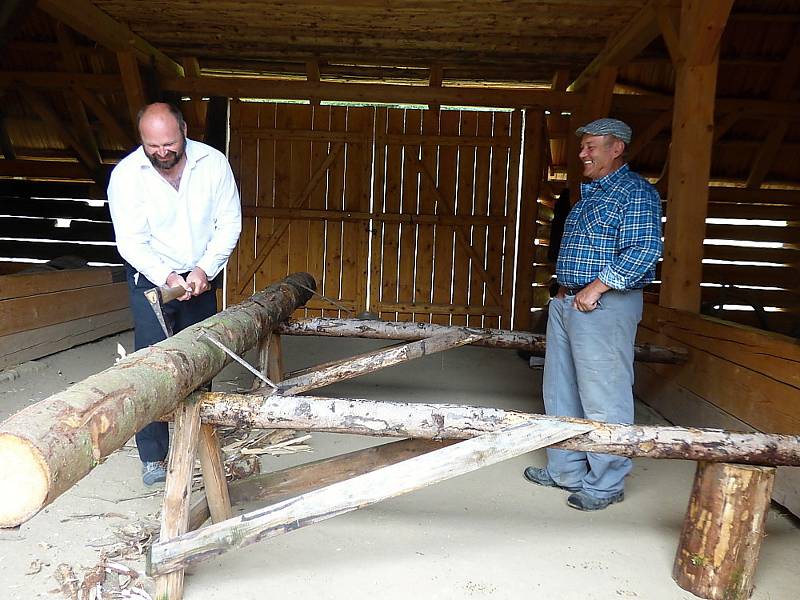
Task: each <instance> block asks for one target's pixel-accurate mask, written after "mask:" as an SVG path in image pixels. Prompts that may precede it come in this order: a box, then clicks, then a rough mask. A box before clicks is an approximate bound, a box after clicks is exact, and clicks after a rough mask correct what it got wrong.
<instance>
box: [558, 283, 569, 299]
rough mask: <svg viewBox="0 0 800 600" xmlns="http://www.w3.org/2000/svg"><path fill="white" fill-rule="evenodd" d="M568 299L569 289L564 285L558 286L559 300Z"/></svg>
mask: <svg viewBox="0 0 800 600" xmlns="http://www.w3.org/2000/svg"><path fill="white" fill-rule="evenodd" d="M566 297H567V288H565V287H564V286H563V285H560V286H558V291H557V292H556V298H558V299H559V300H563V299H564V298H566Z"/></svg>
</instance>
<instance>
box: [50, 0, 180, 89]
mask: <svg viewBox="0 0 800 600" xmlns="http://www.w3.org/2000/svg"><path fill="white" fill-rule="evenodd" d="M38 6H39V8H41V9H42V10H43V11H45V12H46V13H47V14H49V15H50V16H51V17H53V18H55V19H57V20H59V21H61V22H62V23H64V24H66V25H69V26H70V27H72V29H74V30H75V31H78V32H80V33H82V34H83V35H85V36H86V37H88V38H90V39H92V40H95V41H96V42H98V43H99V44H101V45H103V46H106V47H107V48H110V49H111V50H114V51H115V52H128V51H130V52H133V53H134V54H135V55H136V58H137V59H138V60H140V61H141V62H143V63H145V64H150V63H151V62H152V63H154V64H155V66H156V68H157V69H158V71H159V72H160V73H161V74H163V75H172V76H176V77H181V76H183V67H182V66H181V65H179V64H178V63H177V62H175V61H174V60H172V59H171V58H170V57H169V56H167V55H166V54H164V53H163V52H161V51H160V50H158V49H157V48H155V47H154V46H152V45H151V44H150V43H149V42H148V41H147V40H145V39H144V38H142V37H140V36H138V35H136V34H135V33H134V32H133V31H131V30H130V28H128V26H127V25H125V24H123V23H120V22H118V21H115V20H114V19H112V18H111V17H109V16H108V15H107V14H106V13H104V12H103V11H101V10H100V9H98V8H97V7H95V5H94V4H92V3H91V2H89V0H39V2H38Z"/></svg>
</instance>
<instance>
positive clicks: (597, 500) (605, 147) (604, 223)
mask: <svg viewBox="0 0 800 600" xmlns="http://www.w3.org/2000/svg"><path fill="white" fill-rule="evenodd" d="M575 133H576V134H577V135H579V136H581V142H580V144H581V146H580V147H581V150H580V154H579V157H580V159H581V161H582V163H583V175H584V176H585V177H587V178H588V179H589V181H588V182H587V183H582V184H581V199H580V201H579V202H578V203H577V204H576V205H575V206H574V207H573V208H572V210H571V211H570V213H569V216H568V217H567V221H566V224H565V226H564V236H563V238H562V242H561V249H560V252H559V255H558V262H557V265H556V277H557V278H558V283H559V290H558V294H557V295H556V297H555V298H553V299H552V300H551V303H550V307H549V308H550V310H549V317H548V322H547V354H546V356H545V366H544V381H543V384H542V393H543V395H544V403H545V410H546V412H547V414H548V415H553V416H563V417H581V418H586V419H592V420H596V421H604V422H609V423H632V422H633V390H632V386H633V346H634V340H635V337H636V326H637V325H638V323H639V321H640V319H641V317H642V288H644V286H646V285H647V284H649V283H651V282H652V281H653V279H654V278H655V268H656V263H657V262H658V258H659V257H660V256H661V249H662V242H661V200H660V198H659V195H658V192H657V191H656V189H655V188H654V187H653V186H652V185H650V184H649V183H648V182H647V181H646V180H645V179H644V178H642V177H641V176H639V175H637V174H636V173H634V172H632V171H631V170H630V169H629V168H628V165H627V164H626V163H625V150H626V147H627V145H628V144H630V141H631V128H630V127H629V126H628V125H627V124H625V123H623V122H622V121H619V120H617V119H598V120H596V121H592V122H591V123H589V124H587V125H584V126H583V127H579V128H578V129H577V131H576V132H575ZM631 466H632V464H631V460H630V459H629V458H624V457H621V456H612V455H608V454H597V453H593V452H575V451H568V450H550V449H549V450H547V466H546V467H545V468H537V467H528V468H527V469H525V473H524V475H525V478H526V479H528V480H529V481H531V482H532V483H536V484H539V485H544V486H550V487H557V488H562V489H565V490H568V491H569V492H572V493H571V495H570V496H569V497H568V499H567V504H568V505H569V506H571V507H572V508H576V509H579V510H599V509H604V508H606V507H607V506H609V505H610V504H614V503H615V502H621V501H622V500H623V498H624V480H625V476H626V475H627V474H628V473H629V472H630V470H631Z"/></svg>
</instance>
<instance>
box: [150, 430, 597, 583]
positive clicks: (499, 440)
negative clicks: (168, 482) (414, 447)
mask: <svg viewBox="0 0 800 600" xmlns="http://www.w3.org/2000/svg"><path fill="white" fill-rule="evenodd" d="M590 429H592V426H591V425H586V424H582V423H559V424H557V425H556V426H552V427H550V426H545V427H542V426H541V425H540V424H538V423H525V424H521V425H516V426H513V427H509V428H508V429H503V430H501V431H497V432H494V433H487V434H485V435H482V436H479V437H476V438H474V439H471V440H466V441H464V442H461V443H458V444H453V445H452V446H448V447H447V448H442V449H441V450H435V451H433V452H429V453H427V454H423V455H422V456H417V457H414V458H411V459H409V460H406V461H403V462H400V463H396V464H394V465H390V466H388V467H383V468H381V469H378V470H376V471H372V472H371V473H366V474H364V475H359V476H358V477H354V478H352V479H348V480H346V481H341V482H339V483H334V484H332V485H329V486H327V487H324V488H321V489H319V490H315V491H313V492H309V493H307V494H303V495H302V496H298V497H296V498H290V499H288V500H285V501H284V502H281V503H278V504H275V505H273V506H267V507H265V508H262V509H259V510H256V511H253V512H251V513H246V514H244V515H242V516H240V517H236V518H233V519H229V520H228V521H223V522H222V523H217V524H214V525H209V526H208V527H204V528H202V529H198V530H196V531H192V532H190V533H186V534H184V535H182V536H180V537H179V538H176V539H173V540H165V541H163V542H161V541H159V542H158V543H156V544H153V546H152V547H151V548H150V553H149V560H148V566H147V567H148V569H147V570H148V573H149V574H150V575H152V576H158V575H164V574H165V573H170V572H172V571H177V570H181V569H184V568H186V567H187V566H188V565H191V564H196V563H198V562H200V561H204V560H209V559H211V558H214V557H216V556H219V555H220V554H223V553H224V552H228V551H229V550H233V549H236V548H241V547H244V546H247V545H249V544H252V543H255V542H258V541H261V540H264V539H267V538H269V537H274V536H276V535H280V534H282V533H287V532H289V531H294V530H295V529H298V528H299V527H303V526H305V525H311V524H313V523H318V522H320V521H323V520H325V519H329V518H331V517H335V516H338V515H342V514H345V513H348V512H350V511H353V510H357V509H359V508H364V507H366V506H370V505H372V504H375V503H376V502H379V501H381V500H386V499H388V498H394V497H396V496H399V495H401V494H405V493H408V492H412V491H414V490H417V489H420V488H422V487H425V486H428V485H431V484H434V483H438V482H440V481H444V480H446V479H450V478H452V477H456V476H458V475H463V474H465V473H470V472H472V471H475V470H477V469H480V468H481V467H484V466H488V465H492V464H496V463H498V462H500V461H503V460H507V459H509V458H513V457H515V456H519V455H521V454H525V453H526V452H530V451H532V450H536V449H538V448H542V447H544V446H549V445H550V444H553V443H555V442H558V441H561V440H564V439H567V438H570V437H573V436H576V435H579V434H581V433H584V432H586V431H589V430H590Z"/></svg>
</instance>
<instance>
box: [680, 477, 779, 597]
mask: <svg viewBox="0 0 800 600" xmlns="http://www.w3.org/2000/svg"><path fill="white" fill-rule="evenodd" d="M774 479H775V467H757V466H752V465H734V464H728V463H706V462H699V463H697V473H696V474H695V478H694V485H693V487H692V495H691V497H690V498H689V507H688V509H687V511H686V519H685V520H684V522H683V531H682V532H681V539H680V542H679V543H678V551H677V554H676V555H675V565H674V567H673V570H672V578H673V579H674V580H675V582H676V583H677V584H678V585H679V586H681V587H682V588H683V589H685V590H688V591H690V592H692V593H693V594H695V595H697V596H700V597H701V598H708V599H710V600H726V599H728V598H742V599H745V598H749V597H750V594H751V593H752V592H753V574H754V573H755V569H756V565H757V564H758V553H759V550H760V549H761V540H762V538H763V537H764V522H765V520H766V518H767V512H768V511H769V504H770V497H771V495H772V484H773V481H774Z"/></svg>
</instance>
